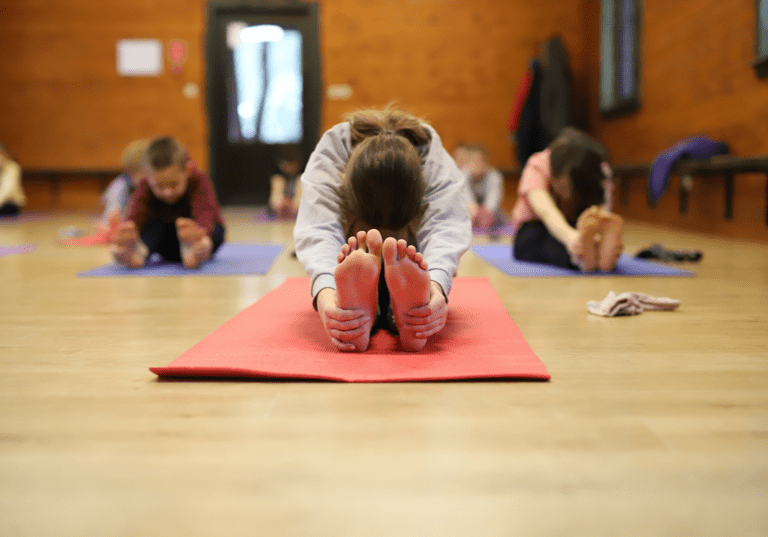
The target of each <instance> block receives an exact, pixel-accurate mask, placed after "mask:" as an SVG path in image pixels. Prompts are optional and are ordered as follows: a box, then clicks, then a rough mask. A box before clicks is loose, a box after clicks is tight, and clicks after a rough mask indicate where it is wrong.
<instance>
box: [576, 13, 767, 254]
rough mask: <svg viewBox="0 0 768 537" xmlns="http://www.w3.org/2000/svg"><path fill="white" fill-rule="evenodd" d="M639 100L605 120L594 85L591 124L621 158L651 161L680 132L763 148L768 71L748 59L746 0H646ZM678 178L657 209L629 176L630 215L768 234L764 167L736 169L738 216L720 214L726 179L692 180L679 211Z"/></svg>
mask: <svg viewBox="0 0 768 537" xmlns="http://www.w3.org/2000/svg"><path fill="white" fill-rule="evenodd" d="M586 9H587V11H588V12H589V13H590V14H591V15H590V16H589V17H587V21H588V23H587V28H586V32H587V35H588V36H589V37H588V38H587V44H588V45H587V49H588V52H587V54H588V57H589V58H590V61H589V64H588V70H589V75H588V77H589V79H590V80H594V81H597V80H598V76H599V68H598V63H597V60H598V58H599V49H598V36H599V26H598V21H599V12H600V11H599V10H600V2H599V1H598V0H590V1H589V2H588V4H587V6H586ZM642 26H643V48H642V62H643V63H642V67H643V68H642V74H641V79H642V104H641V108H640V110H639V111H638V112H637V113H635V114H633V115H631V116H628V117H625V118H619V119H611V120H608V121H606V120H604V119H602V118H601V116H600V114H599V112H598V86H597V84H596V83H595V84H593V85H591V86H590V88H589V91H590V96H589V109H590V131H591V132H592V133H593V134H594V135H595V136H596V137H598V138H600V139H601V140H603V141H604V142H605V144H606V145H607V146H608V148H609V150H610V151H611V155H612V158H613V161H614V162H615V163H619V164H631V163H648V162H651V161H652V160H653V159H654V157H655V156H656V155H657V154H658V153H659V152H661V151H663V150H665V149H667V148H669V147H671V146H673V145H674V144H675V143H677V142H678V141H680V140H683V139H685V138H689V137H691V136H696V135H706V136H709V137H711V138H714V139H718V140H724V141H726V142H727V143H728V144H729V145H730V148H731V153H732V154H735V155H768V79H758V78H757V77H756V76H755V72H754V70H753V68H752V67H751V65H750V64H751V62H752V61H753V60H754V56H755V52H754V50H755V2H753V1H752V0H689V1H682V0H679V1H678V0H672V1H670V0H646V1H644V2H643V20H642ZM679 189H680V182H679V178H676V177H673V178H672V180H671V183H670V188H669V190H668V192H667V193H666V194H665V196H664V197H663V198H662V200H661V202H660V204H659V206H658V207H657V208H655V209H651V208H649V207H648V204H647V201H646V183H645V182H644V181H643V180H634V181H633V182H632V183H631V187H630V203H629V207H627V208H622V207H619V210H620V212H622V213H623V214H625V215H626V216H629V217H631V218H635V219H641V220H645V221H648V222H654V223H658V224H663V225H666V226H674V227H678V228H683V229H689V230H693V231H701V232H708V233H717V234H719V235H723V236H726V237H741V238H748V239H756V240H760V241H768V226H766V224H765V203H766V177H765V175H763V174H758V175H739V176H737V178H736V187H735V193H734V217H733V220H731V221H727V220H725V219H724V218H723V182H722V180H721V179H720V178H715V177H712V178H703V179H701V180H695V182H694V186H693V190H692V191H691V192H690V197H689V200H690V202H689V209H688V213H687V214H685V215H681V214H679V212H678V193H679Z"/></svg>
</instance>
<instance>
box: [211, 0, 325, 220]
mask: <svg viewBox="0 0 768 537" xmlns="http://www.w3.org/2000/svg"><path fill="white" fill-rule="evenodd" d="M317 27H318V8H317V4H314V3H307V2H300V1H298V0H284V1H282V2H275V1H269V2H266V1H243V0H223V1H214V2H210V3H209V4H208V25H207V31H206V49H205V55H206V68H207V75H206V102H207V107H208V129H209V135H208V139H209V143H208V147H209V162H210V175H211V180H212V181H213V184H214V185H215V187H216V193H217V195H218V197H219V201H220V202H221V203H222V205H255V204H264V203H266V202H267V200H268V198H269V178H270V177H271V176H272V174H273V173H274V172H275V171H276V169H277V168H276V165H277V159H278V155H279V154H280V153H281V152H283V150H284V148H285V147H286V146H298V147H299V148H300V149H301V153H302V156H303V162H304V163H305V162H306V160H307V158H308V157H309V154H310V153H311V152H312V150H313V149H314V147H315V145H316V144H317V141H318V137H319V134H320V133H319V130H320V102H321V94H320V92H321V81H320V50H319V45H318V28H317Z"/></svg>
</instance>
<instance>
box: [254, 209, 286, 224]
mask: <svg viewBox="0 0 768 537" xmlns="http://www.w3.org/2000/svg"><path fill="white" fill-rule="evenodd" d="M255 218H256V222H258V223H259V224H270V223H272V222H295V221H296V219H295V218H281V217H279V216H277V215H273V214H269V212H268V211H267V210H266V209H262V210H260V211H259V212H257V213H256V217H255Z"/></svg>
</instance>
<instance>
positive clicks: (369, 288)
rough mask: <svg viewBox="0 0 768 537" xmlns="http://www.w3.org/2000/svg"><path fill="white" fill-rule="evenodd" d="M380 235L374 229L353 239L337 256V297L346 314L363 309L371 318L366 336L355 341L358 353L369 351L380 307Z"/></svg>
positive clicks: (335, 272) (366, 327)
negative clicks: (372, 329) (372, 330)
mask: <svg viewBox="0 0 768 537" xmlns="http://www.w3.org/2000/svg"><path fill="white" fill-rule="evenodd" d="M381 241H382V239H381V233H380V232H379V231H378V230H376V229H372V230H370V231H369V232H368V233H366V232H365V231H360V232H358V233H357V236H356V237H350V238H349V241H348V242H347V244H345V245H344V246H342V248H341V252H339V255H338V261H339V264H338V266H337V267H336V270H335V271H334V276H335V278H336V297H337V300H338V304H339V307H340V308H342V309H345V310H356V309H362V310H364V311H365V313H366V314H367V315H368V317H370V319H371V320H370V322H368V323H366V324H365V325H364V326H365V332H364V333H363V335H361V336H359V337H358V338H356V339H355V340H353V341H350V343H352V344H353V345H354V346H355V350H356V351H358V352H361V351H364V350H365V349H367V348H368V343H370V338H371V328H372V327H373V322H374V320H375V319H376V308H377V306H378V303H379V275H380V274H381Z"/></svg>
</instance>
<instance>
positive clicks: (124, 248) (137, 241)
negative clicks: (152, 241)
mask: <svg viewBox="0 0 768 537" xmlns="http://www.w3.org/2000/svg"><path fill="white" fill-rule="evenodd" d="M110 250H111V251H112V255H113V256H114V258H115V261H117V262H118V263H120V264H121V265H126V266H128V267H131V268H134V269H135V268H141V267H143V266H144V263H146V262H147V257H148V256H149V250H148V249H147V247H146V245H145V244H144V243H143V242H141V238H140V237H139V232H138V230H137V229H136V224H134V223H133V222H131V221H128V222H122V223H120V224H118V225H116V226H115V227H114V231H113V232H112V234H111V236H110Z"/></svg>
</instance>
